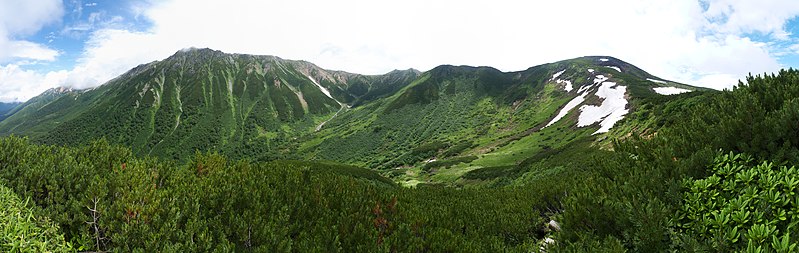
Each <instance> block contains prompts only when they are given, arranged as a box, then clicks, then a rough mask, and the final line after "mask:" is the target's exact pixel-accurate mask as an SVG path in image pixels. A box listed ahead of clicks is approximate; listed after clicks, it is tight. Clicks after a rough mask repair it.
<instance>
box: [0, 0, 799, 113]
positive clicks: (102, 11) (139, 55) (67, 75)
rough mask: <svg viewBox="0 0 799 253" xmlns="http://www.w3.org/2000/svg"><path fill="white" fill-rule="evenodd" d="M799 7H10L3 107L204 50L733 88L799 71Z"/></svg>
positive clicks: (650, 0) (653, 1)
mask: <svg viewBox="0 0 799 253" xmlns="http://www.w3.org/2000/svg"><path fill="white" fill-rule="evenodd" d="M797 33H799V1H797V0H758V1H752V0H604V1H595V0H558V1H508V0H493V1H470V0H459V1H450V0H438V1H428V0H402V1H378V0H338V1H315V0H292V1H272V0H262V1H252V0H224V1H211V0H138V1H135V0H105V1H101V0H63V1H62V0H0V102H11V101H26V100H28V99H30V98H31V97H34V96H36V95H38V94H40V93H41V92H43V91H45V90H47V89H49V88H54V87H68V88H74V89H86V88H92V87H96V86H98V85H102V84H103V83H105V82H106V81H108V80H110V79H112V78H114V77H116V76H118V75H120V74H122V73H124V72H125V71H127V70H129V69H131V68H133V67H135V66H137V65H139V64H144V63H148V62H152V61H156V60H161V59H164V58H166V57H169V56H170V55H172V54H174V53H175V52H176V51H178V50H181V49H184V48H190V47H196V48H206V47H207V48H212V49H216V50H221V51H223V52H226V53H243V54H258V55H275V56H279V57H281V58H285V59H294V60H306V61H310V62H313V63H315V64H317V65H319V66H320V67H322V68H325V69H331V70H344V71H348V72H353V73H359V74H382V73H386V72H389V71H391V70H394V69H408V68H415V69H419V70H422V71H425V70H429V69H432V68H433V67H435V66H438V65H442V64H451V65H472V66H492V67H495V68H497V69H500V70H503V71H517V70H523V69H527V68H529V67H532V66H536V65H540V64H544V63H549V62H555V61H559V60H564V59H570V58H576V57H580V56H587V55H607V56H613V57H617V58H619V59H621V60H624V61H627V62H629V63H631V64H633V65H636V66H638V67H640V68H642V69H644V70H646V71H648V72H649V73H651V74H653V75H655V76H658V77H661V78H663V79H667V80H672V81H678V82H683V83H687V84H692V85H697V86H703V87H710V88H715V89H725V88H731V87H733V86H734V85H736V84H737V83H738V80H740V79H744V78H745V77H746V76H747V75H748V74H749V73H752V74H763V73H773V72H776V71H779V69H781V68H788V67H793V68H799V34H797Z"/></svg>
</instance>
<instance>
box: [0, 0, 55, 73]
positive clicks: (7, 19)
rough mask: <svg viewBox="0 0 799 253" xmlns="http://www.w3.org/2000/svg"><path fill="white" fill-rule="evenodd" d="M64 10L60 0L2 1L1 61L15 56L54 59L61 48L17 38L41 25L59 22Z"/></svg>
mask: <svg viewBox="0 0 799 253" xmlns="http://www.w3.org/2000/svg"><path fill="white" fill-rule="evenodd" d="M63 12H64V10H63V6H62V4H61V1H59V0H43V1H25V0H8V1H0V63H7V62H9V61H11V60H15V59H23V60H24V59H33V60H46V61H52V60H54V59H55V57H56V56H57V55H58V51H56V50H53V49H50V48H48V47H47V46H44V45H41V44H36V43H33V42H29V41H25V40H17V39H15V38H16V37H18V36H26V35H30V34H32V33H35V32H36V31H38V30H39V29H41V28H42V26H44V25H46V24H48V23H52V22H56V21H58V20H59V19H60V18H61V16H62V15H63Z"/></svg>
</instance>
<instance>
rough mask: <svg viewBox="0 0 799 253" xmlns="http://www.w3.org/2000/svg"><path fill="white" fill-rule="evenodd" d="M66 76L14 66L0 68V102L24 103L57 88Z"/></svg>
mask: <svg viewBox="0 0 799 253" xmlns="http://www.w3.org/2000/svg"><path fill="white" fill-rule="evenodd" d="M66 76H67V71H64V70H62V71H53V72H49V73H47V74H41V73H37V72H35V71H32V70H23V69H21V68H20V67H19V66H17V65H14V64H8V65H6V66H0V84H2V85H0V102H11V101H25V100H27V99H29V98H30V97H31V96H35V95H37V94H40V93H42V92H44V91H45V90H47V89H49V88H53V87H57V86H58V85H59V84H61V83H62V82H63V80H64V79H65V78H66Z"/></svg>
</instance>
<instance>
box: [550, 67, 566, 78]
mask: <svg viewBox="0 0 799 253" xmlns="http://www.w3.org/2000/svg"><path fill="white" fill-rule="evenodd" d="M563 72H566V70H565V69H564V70H561V71H560V72H558V73H555V74H554V75H552V79H549V80H555V78H558V77H559V76H560V75H563Z"/></svg>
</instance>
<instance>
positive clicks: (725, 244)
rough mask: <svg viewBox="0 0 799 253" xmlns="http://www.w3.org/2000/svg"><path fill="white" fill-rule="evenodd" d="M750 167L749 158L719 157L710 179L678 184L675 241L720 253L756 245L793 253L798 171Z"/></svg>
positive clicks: (771, 166) (798, 220)
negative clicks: (680, 196) (679, 202)
mask: <svg viewBox="0 0 799 253" xmlns="http://www.w3.org/2000/svg"><path fill="white" fill-rule="evenodd" d="M753 163H754V161H753V159H752V157H750V156H746V155H741V154H733V153H730V154H726V155H721V156H718V157H717V158H716V160H715V162H714V164H715V165H714V166H713V167H712V169H711V171H712V172H713V174H712V175H711V176H709V177H707V178H705V179H696V180H693V179H685V180H683V186H684V187H685V188H686V192H685V193H684V194H683V205H682V207H681V208H680V210H679V212H678V215H677V217H678V219H677V222H678V223H677V224H676V225H677V229H678V231H679V232H681V233H678V234H680V238H678V241H680V240H682V241H686V243H688V242H690V243H698V245H701V246H702V247H706V249H708V250H709V249H715V250H719V251H740V250H744V249H745V248H747V247H756V246H757V247H760V246H763V250H769V251H770V250H774V251H776V252H793V251H795V250H796V246H797V241H799V240H798V239H799V238H797V237H796V235H797V234H796V231H797V227H796V225H797V224H799V202H797V200H799V195H797V193H799V171H797V169H796V168H795V167H791V168H788V167H786V166H781V167H778V166H775V165H774V164H773V163H769V162H762V163H760V164H758V165H754V166H753ZM791 231H793V232H794V236H793V237H792V236H791V233H790V232H791ZM694 247H696V246H694Z"/></svg>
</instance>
